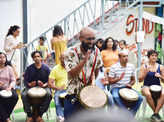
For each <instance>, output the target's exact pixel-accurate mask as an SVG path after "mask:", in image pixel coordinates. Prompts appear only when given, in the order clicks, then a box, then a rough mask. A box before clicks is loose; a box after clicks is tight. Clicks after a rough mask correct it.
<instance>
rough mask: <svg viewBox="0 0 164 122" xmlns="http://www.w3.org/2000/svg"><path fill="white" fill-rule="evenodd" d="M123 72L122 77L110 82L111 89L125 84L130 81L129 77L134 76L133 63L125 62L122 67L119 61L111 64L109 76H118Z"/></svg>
mask: <svg viewBox="0 0 164 122" xmlns="http://www.w3.org/2000/svg"><path fill="white" fill-rule="evenodd" d="M123 72H125V75H124V77H123V79H122V80H120V81H118V82H116V83H114V84H111V89H112V88H115V87H123V86H125V85H126V84H128V83H130V81H131V77H132V76H135V67H134V65H133V64H130V63H127V66H126V67H122V66H121V64H120V62H118V63H116V64H114V65H112V66H111V68H110V72H109V77H112V78H115V77H120V76H121V74H122V73H123Z"/></svg>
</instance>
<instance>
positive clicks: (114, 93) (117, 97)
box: [111, 87, 143, 115]
mask: <svg viewBox="0 0 164 122" xmlns="http://www.w3.org/2000/svg"><path fill="white" fill-rule="evenodd" d="M121 88H125V87H116V88H113V89H112V90H111V93H112V96H113V99H114V101H115V103H116V104H117V105H118V106H119V107H120V108H123V109H127V107H126V106H125V105H124V103H123V101H122V99H121V98H120V95H119V90H120V89H121ZM134 91H135V90H134ZM138 96H139V98H138V100H137V102H136V104H135V105H133V106H131V107H130V111H131V112H132V114H133V115H135V114H136V112H137V110H138V109H139V107H140V105H141V103H142V101H143V98H142V96H141V95H140V94H138Z"/></svg>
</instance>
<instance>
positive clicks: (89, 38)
mask: <svg viewBox="0 0 164 122" xmlns="http://www.w3.org/2000/svg"><path fill="white" fill-rule="evenodd" d="M95 39H96V38H95V37H88V38H86V40H89V41H91V40H95Z"/></svg>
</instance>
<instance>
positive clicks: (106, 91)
mask: <svg viewBox="0 0 164 122" xmlns="http://www.w3.org/2000/svg"><path fill="white" fill-rule="evenodd" d="M96 86H98V87H99V88H101V89H102V90H103V91H105V93H106V94H107V96H108V104H109V106H113V105H114V100H113V97H112V94H111V93H110V91H109V90H107V86H104V85H103V84H102V83H101V81H100V80H99V79H97V80H96Z"/></svg>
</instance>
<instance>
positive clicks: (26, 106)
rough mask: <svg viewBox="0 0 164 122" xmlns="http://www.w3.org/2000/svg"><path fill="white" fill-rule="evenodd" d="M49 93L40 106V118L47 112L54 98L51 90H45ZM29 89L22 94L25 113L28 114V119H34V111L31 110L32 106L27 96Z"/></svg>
mask: <svg viewBox="0 0 164 122" xmlns="http://www.w3.org/2000/svg"><path fill="white" fill-rule="evenodd" d="M45 90H46V91H47V94H46V96H45V97H44V99H43V101H42V103H41V104H40V105H39V106H40V108H39V116H42V115H43V114H44V112H46V111H47V110H48V108H49V105H50V102H51V99H52V96H51V90H50V89H49V88H45ZM27 91H28V89H24V90H23V91H22V93H21V97H22V102H23V108H24V111H25V112H26V113H27V116H28V117H32V110H31V104H30V98H29V97H28V95H27Z"/></svg>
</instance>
